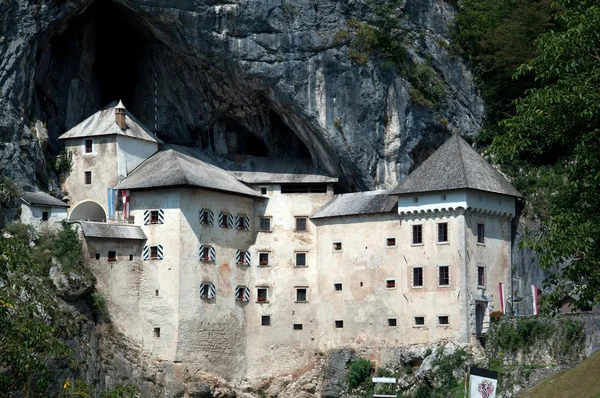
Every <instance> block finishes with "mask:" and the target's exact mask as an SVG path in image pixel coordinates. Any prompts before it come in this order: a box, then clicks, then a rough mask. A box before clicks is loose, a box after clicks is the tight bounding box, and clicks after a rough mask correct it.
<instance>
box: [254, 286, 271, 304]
mask: <svg viewBox="0 0 600 398" xmlns="http://www.w3.org/2000/svg"><path fill="white" fill-rule="evenodd" d="M256 301H258V302H261V303H266V302H268V301H269V289H268V288H266V287H259V288H257V289H256Z"/></svg>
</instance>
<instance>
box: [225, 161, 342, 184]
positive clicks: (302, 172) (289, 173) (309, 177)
mask: <svg viewBox="0 0 600 398" xmlns="http://www.w3.org/2000/svg"><path fill="white" fill-rule="evenodd" d="M218 161H219V164H220V165H221V166H222V167H223V168H224V169H225V170H228V171H229V172H230V173H231V174H233V175H234V176H235V177H236V178H237V179H238V180H240V181H242V182H245V183H246V184H299V183H300V184H307V183H308V184H318V183H335V182H337V181H338V178H337V177H332V176H331V175H329V174H327V173H326V172H324V171H323V170H320V169H319V168H317V167H315V166H314V164H313V162H312V160H311V159H281V158H279V159H274V158H262V157H255V156H236V157H235V158H232V159H230V158H219V160H218Z"/></svg>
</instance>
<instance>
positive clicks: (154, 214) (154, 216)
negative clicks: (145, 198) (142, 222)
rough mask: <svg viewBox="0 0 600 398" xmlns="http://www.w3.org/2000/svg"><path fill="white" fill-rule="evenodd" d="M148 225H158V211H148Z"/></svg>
mask: <svg viewBox="0 0 600 398" xmlns="http://www.w3.org/2000/svg"><path fill="white" fill-rule="evenodd" d="M150 224H158V210H150Z"/></svg>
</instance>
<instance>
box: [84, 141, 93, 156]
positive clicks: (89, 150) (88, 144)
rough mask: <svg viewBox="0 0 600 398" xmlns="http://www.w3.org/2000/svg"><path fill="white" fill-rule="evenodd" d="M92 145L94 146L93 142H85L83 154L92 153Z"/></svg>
mask: <svg viewBox="0 0 600 398" xmlns="http://www.w3.org/2000/svg"><path fill="white" fill-rule="evenodd" d="M93 144H94V141H93V140H85V153H92V152H93V150H94V147H93Z"/></svg>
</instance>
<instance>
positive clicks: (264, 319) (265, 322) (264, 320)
mask: <svg viewBox="0 0 600 398" xmlns="http://www.w3.org/2000/svg"><path fill="white" fill-rule="evenodd" d="M260 324H261V325H262V326H271V315H263V316H261V317H260Z"/></svg>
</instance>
